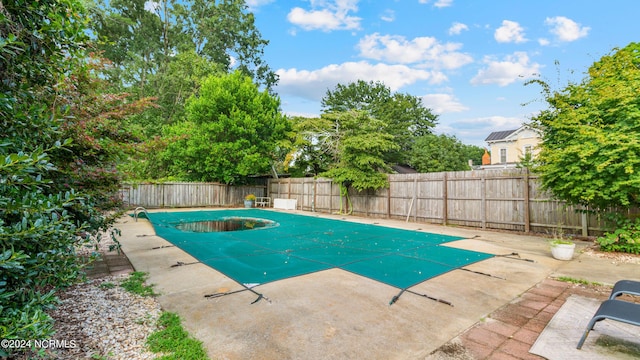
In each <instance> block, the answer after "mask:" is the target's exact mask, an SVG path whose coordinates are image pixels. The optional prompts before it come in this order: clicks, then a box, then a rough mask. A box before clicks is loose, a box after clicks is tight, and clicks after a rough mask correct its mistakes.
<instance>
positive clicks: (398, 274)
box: [148, 209, 493, 289]
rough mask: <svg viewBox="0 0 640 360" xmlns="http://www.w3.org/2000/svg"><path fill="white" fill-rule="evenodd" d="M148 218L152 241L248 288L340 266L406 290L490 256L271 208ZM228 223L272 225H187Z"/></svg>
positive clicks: (418, 235)
mask: <svg viewBox="0 0 640 360" xmlns="http://www.w3.org/2000/svg"><path fill="white" fill-rule="evenodd" d="M148 217H149V220H150V221H151V224H152V225H153V227H154V229H155V231H156V234H157V235H158V236H160V237H162V238H164V239H166V240H167V241H169V242H170V243H172V244H174V245H175V246H177V247H179V248H181V249H182V250H184V251H185V252H187V253H189V254H190V255H191V256H193V257H194V258H196V259H197V260H198V261H200V262H201V263H203V264H206V265H208V266H210V267H212V268H213V269H215V270H217V271H219V272H221V273H223V274H225V275H226V276H228V277H230V278H231V279H233V280H235V281H237V282H238V283H241V284H243V285H244V286H247V287H255V286H257V285H260V284H265V283H269V282H272V281H277V280H282V279H286V278H290V277H295V276H302V275H305V274H309V273H312V272H317V271H323V270H327V269H332V268H339V269H343V270H345V271H349V272H352V273H355V274H358V275H361V276H365V277H367V278H370V279H373V280H376V281H380V282H383V283H385V284H388V285H391V286H394V287H397V288H400V289H406V288H409V287H411V286H413V285H416V284H418V283H421V282H423V281H425V280H427V279H430V278H433V277H435V276H438V275H441V274H444V273H446V272H449V271H451V270H455V269H458V268H461V267H464V266H466V265H469V264H472V263H475V262H478V261H482V260H485V259H488V258H491V257H493V255H492V254H487V253H481V252H476V251H469V250H463V249H457V248H451V247H447V246H443V244H445V243H447V242H451V241H455V240H460V239H462V238H460V237H454V236H448V235H440V234H432V233H427V232H422V231H411V230H403V229H396V228H389V227H383V226H377V225H369V224H359V223H353V222H349V221H342V220H332V219H325V218H320V217H316V216H306V215H296V214H290V213H284V212H276V211H269V210H260V209H233V210H207V211H180V212H150V213H148ZM226 218H249V219H254V220H256V219H257V220H260V221H265V222H267V223H270V226H264V227H259V228H255V229H245V230H244V231H202V229H203V227H202V226H201V227H197V226H196V227H192V225H193V224H197V223H200V224H203V223H207V222H209V223H211V222H213V223H216V222H218V221H220V220H222V219H226ZM189 224H191V225H189ZM204 228H206V226H205V227H204Z"/></svg>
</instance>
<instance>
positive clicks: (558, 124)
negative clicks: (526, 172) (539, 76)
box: [533, 43, 640, 253]
mask: <svg viewBox="0 0 640 360" xmlns="http://www.w3.org/2000/svg"><path fill="white" fill-rule="evenodd" d="M533 82H534V83H537V84H540V85H541V86H542V89H543V94H544V96H545V100H546V101H547V103H548V105H549V108H548V109H547V110H545V111H542V112H541V113H540V114H539V115H538V116H536V117H535V118H534V119H533V120H534V124H537V125H538V126H540V127H541V128H542V129H543V130H544V136H543V142H542V144H541V145H540V153H539V154H538V162H539V166H538V167H537V168H536V170H537V171H538V172H539V173H540V174H541V179H542V185H543V186H544V187H545V188H547V189H550V190H551V191H552V192H553V194H554V195H555V196H556V197H558V198H560V199H563V200H565V201H567V202H568V203H570V204H576V205H582V206H588V207H590V208H591V209H599V210H605V211H607V210H610V209H613V211H614V213H612V214H611V215H612V218H613V220H614V222H613V227H614V231H613V232H611V233H607V234H605V236H604V237H601V238H599V239H598V241H599V243H600V246H601V248H602V249H603V250H605V251H624V252H631V253H640V242H638V238H640V218H636V219H635V220H634V219H626V218H625V217H624V214H625V211H624V210H625V209H628V208H633V207H636V208H637V207H638V206H640V198H639V195H638V194H640V173H639V172H638V169H639V168H640V97H639V96H638V94H639V93H640V44H638V43H631V44H629V45H628V46H626V47H624V48H622V49H615V50H614V51H613V52H612V53H611V54H609V55H606V56H603V57H602V58H601V59H600V60H599V61H596V62H595V63H594V64H593V65H592V66H591V67H590V68H589V70H588V76H586V77H585V78H584V79H583V80H582V81H581V82H580V83H570V84H569V85H567V87H565V88H564V89H562V90H560V91H551V89H550V87H549V86H548V84H546V83H545V82H543V81H540V80H536V81H533Z"/></svg>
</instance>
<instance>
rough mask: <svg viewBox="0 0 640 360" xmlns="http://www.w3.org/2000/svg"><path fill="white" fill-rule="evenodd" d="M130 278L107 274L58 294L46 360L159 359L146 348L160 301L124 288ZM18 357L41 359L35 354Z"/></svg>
mask: <svg viewBox="0 0 640 360" xmlns="http://www.w3.org/2000/svg"><path fill="white" fill-rule="evenodd" d="M127 277H128V275H119V276H106V277H103V278H99V279H94V280H90V281H88V282H85V283H81V284H77V285H74V286H72V287H70V288H67V289H65V290H63V291H60V292H58V293H57V296H58V298H59V299H60V303H59V304H58V306H57V307H56V308H55V309H54V310H52V311H50V312H49V315H51V317H52V318H53V319H54V320H55V324H54V331H55V335H53V336H52V337H51V339H47V340H48V341H49V343H50V344H57V345H49V346H46V347H43V348H41V351H42V352H44V356H43V357H42V358H44V359H109V360H120V359H123V360H124V359H127V360H138V359H139V360H145V359H155V358H156V356H157V354H154V353H151V352H148V351H147V350H146V340H147V337H148V336H149V335H150V334H151V333H152V332H153V331H155V330H156V326H155V324H156V321H157V320H158V318H159V317H160V314H161V309H160V305H159V303H158V302H157V301H156V299H155V298H152V297H142V296H139V295H135V294H131V293H129V292H127V291H126V290H124V289H123V288H121V287H120V285H119V284H120V283H121V282H122V281H123V280H124V279H126V278H127ZM14 358H15V359H28V358H40V357H38V356H36V354H35V353H29V354H20V355H18V356H16V357H14Z"/></svg>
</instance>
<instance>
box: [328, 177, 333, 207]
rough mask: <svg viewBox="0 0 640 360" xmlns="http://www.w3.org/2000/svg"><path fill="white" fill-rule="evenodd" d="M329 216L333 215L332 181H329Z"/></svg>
mask: <svg viewBox="0 0 640 360" xmlns="http://www.w3.org/2000/svg"><path fill="white" fill-rule="evenodd" d="M329 214H333V179H331V180H329Z"/></svg>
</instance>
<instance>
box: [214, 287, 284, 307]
mask: <svg viewBox="0 0 640 360" xmlns="http://www.w3.org/2000/svg"><path fill="white" fill-rule="evenodd" d="M244 291H251V292H252V293H254V294H256V295H258V298H257V299H255V300H253V302H251V305H253V304H255V303H257V302H258V301H260V300H262V299H264V300H266V301H267V302H269V303H270V302H271V300H269V298H268V297H266V296H264V294H261V293H259V292H256V291H255V290H253V289H252V288H250V287H245V288H244V289H240V290H236V291H229V292H219V293H213V294H207V295H205V296H204V297H205V298H212V299H213V298H219V297H223V296H227V295H233V294H238V293H241V292H244Z"/></svg>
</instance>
